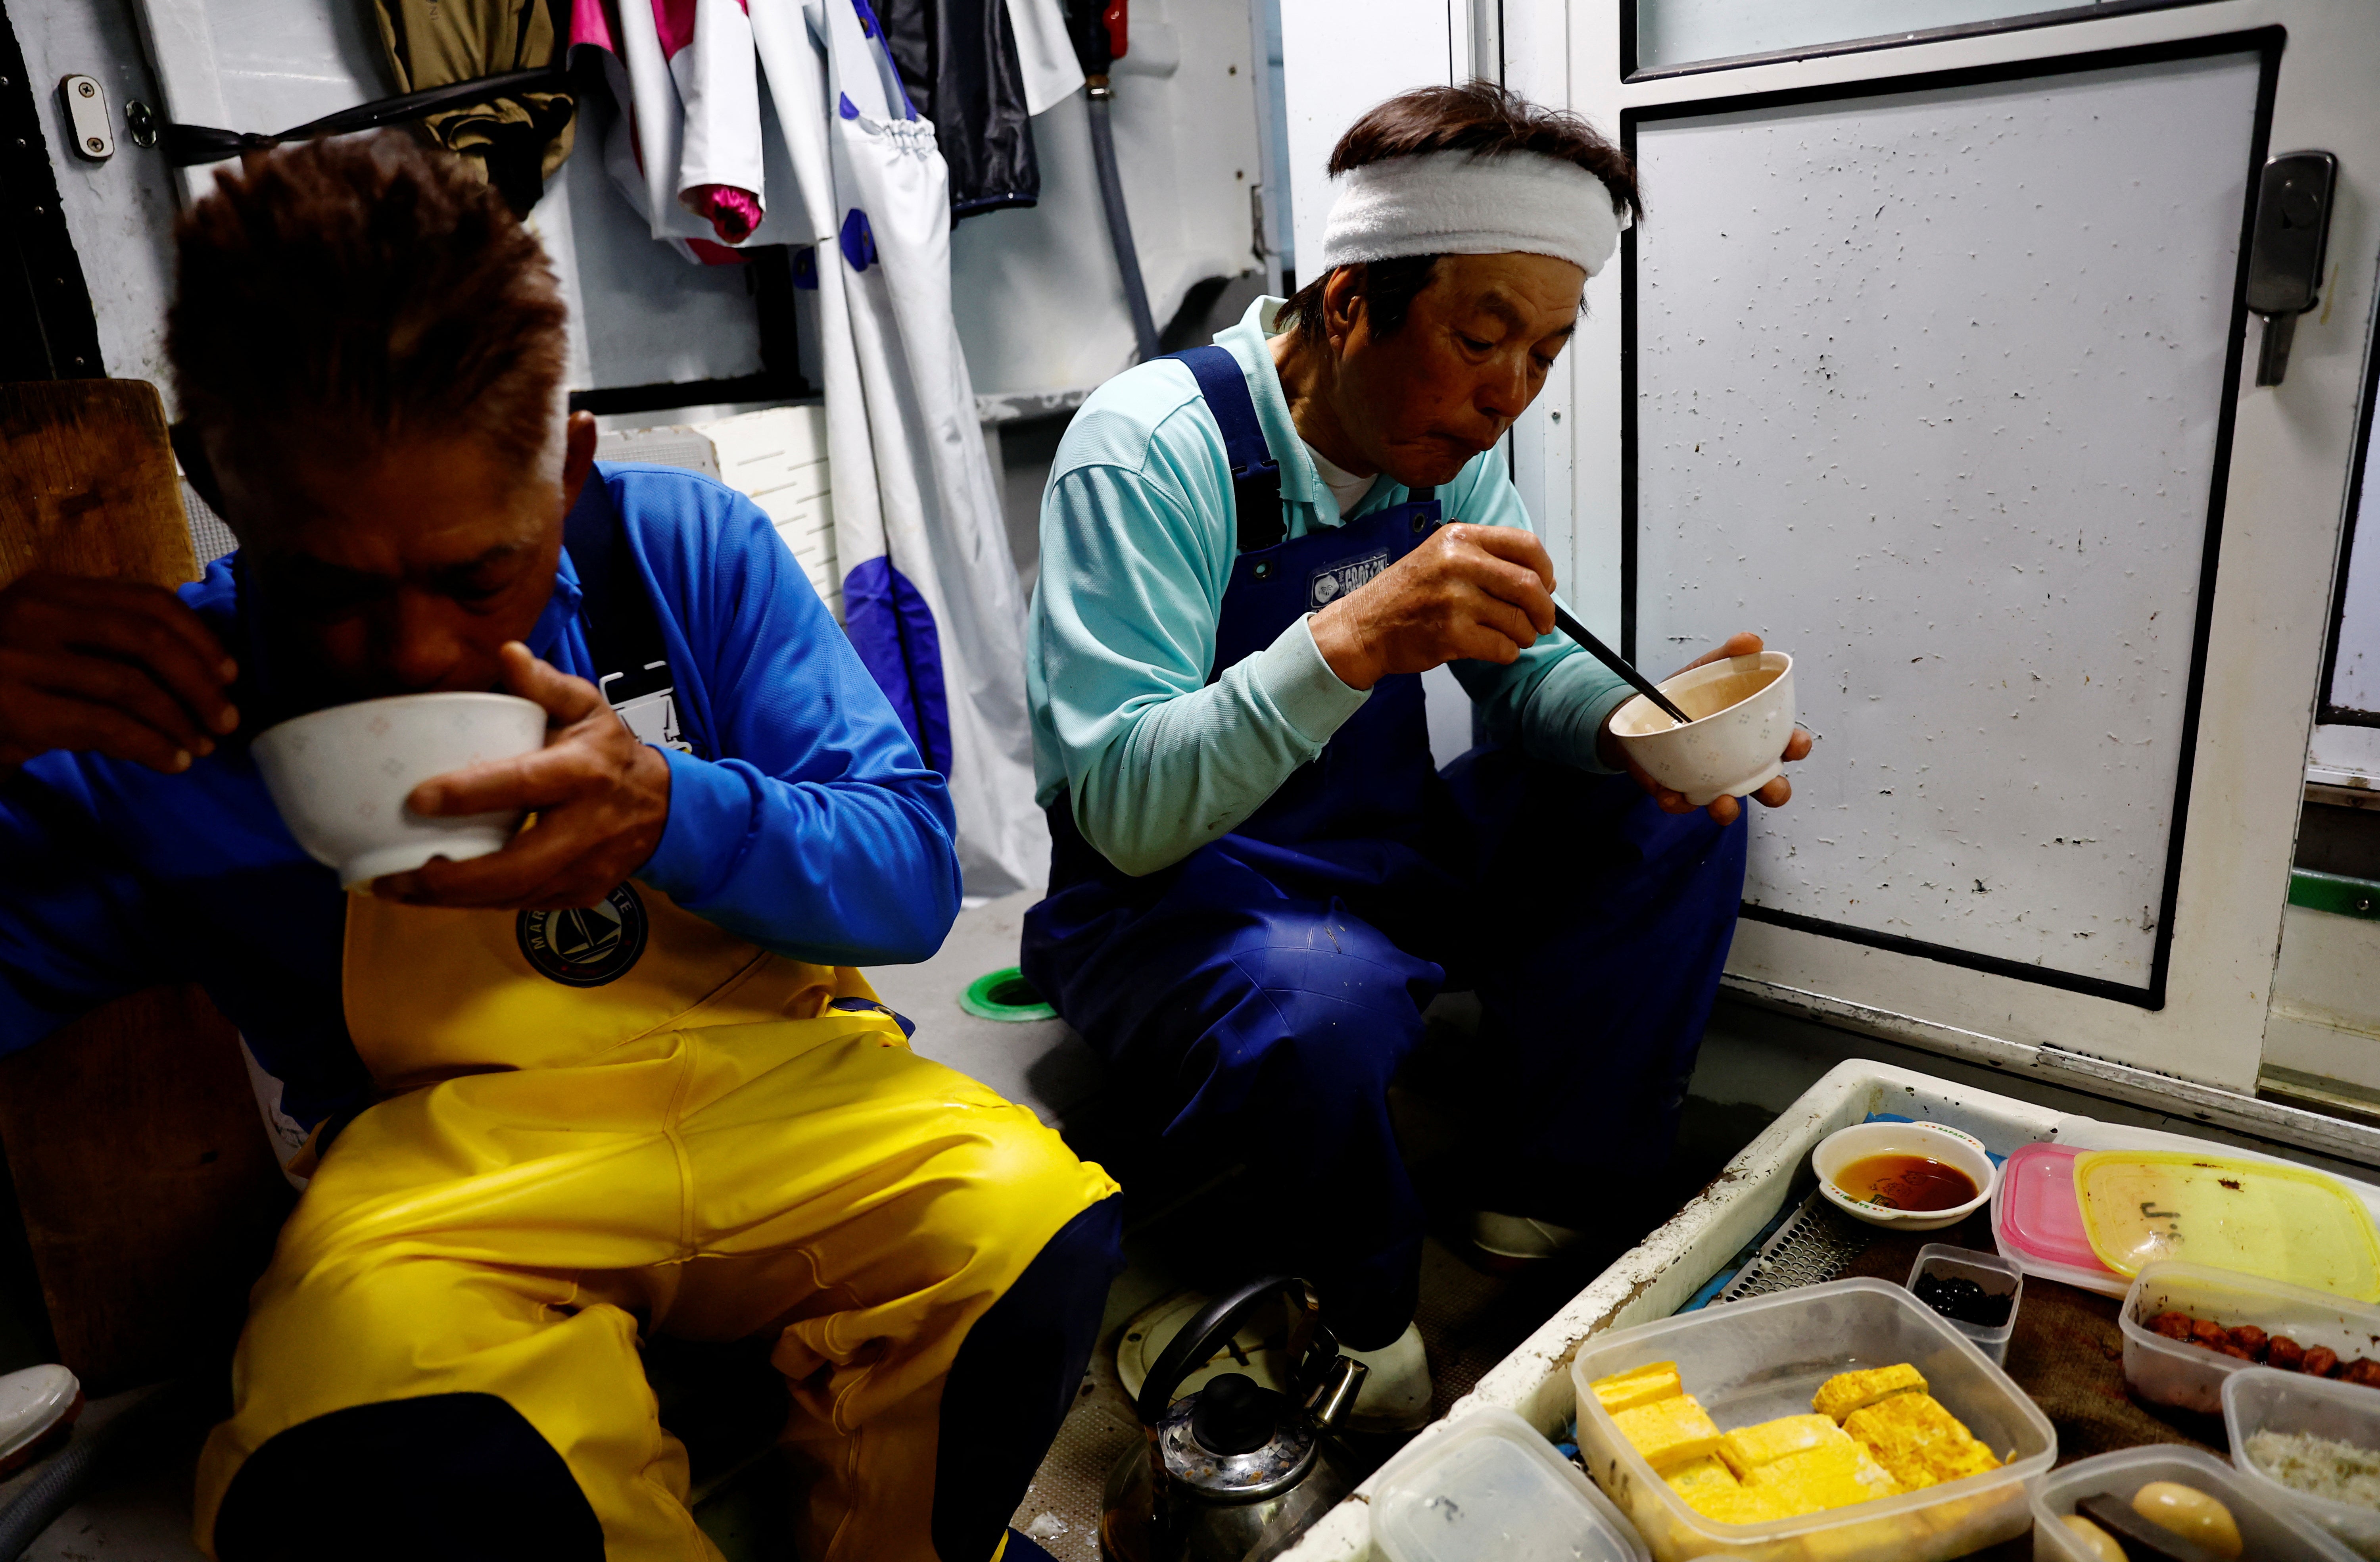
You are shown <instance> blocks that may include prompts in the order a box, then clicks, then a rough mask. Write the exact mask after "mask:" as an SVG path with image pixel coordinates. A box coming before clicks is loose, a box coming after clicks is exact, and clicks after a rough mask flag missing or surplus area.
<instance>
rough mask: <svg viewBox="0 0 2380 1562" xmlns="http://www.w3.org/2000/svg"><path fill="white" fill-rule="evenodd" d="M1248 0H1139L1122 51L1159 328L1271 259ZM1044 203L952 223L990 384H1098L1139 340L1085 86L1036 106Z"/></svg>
mask: <svg viewBox="0 0 2380 1562" xmlns="http://www.w3.org/2000/svg"><path fill="white" fill-rule="evenodd" d="M1248 5H1249V0H1162V4H1155V3H1148V0H1136V3H1135V5H1134V6H1133V7H1132V28H1131V43H1132V47H1131V50H1130V51H1129V52H1128V53H1127V54H1126V55H1124V57H1123V58H1122V59H1120V60H1118V61H1116V64H1115V72H1114V77H1113V80H1114V84H1115V98H1114V100H1113V106H1112V108H1111V116H1112V127H1113V129H1114V132H1115V140H1116V165H1117V168H1118V171H1119V173H1120V175H1121V177H1122V178H1123V193H1124V205H1125V207H1126V209H1127V210H1128V211H1129V213H1130V214H1131V219H1132V235H1133V242H1134V245H1135V247H1136V248H1137V250H1139V253H1140V269H1141V276H1142V280H1143V281H1144V283H1145V284H1146V285H1147V288H1148V305H1149V310H1150V312H1152V313H1153V314H1154V315H1155V316H1156V318H1157V324H1158V327H1159V329H1160V330H1162V329H1163V328H1164V326H1165V323H1166V322H1167V321H1169V320H1171V319H1172V316H1173V314H1174V311H1177V310H1179V309H1180V308H1181V307H1182V300H1183V298H1184V295H1185V294H1187V293H1188V291H1189V290H1190V288H1191V287H1192V286H1193V285H1195V284H1196V283H1197V282H1199V281H1201V280H1202V279H1204V278H1207V277H1210V276H1237V275H1241V274H1243V273H1245V272H1248V271H1252V270H1256V269H1258V268H1260V267H1261V266H1262V265H1263V263H1264V258H1263V256H1262V255H1260V254H1259V253H1258V252H1257V245H1256V229H1257V224H1256V210H1257V208H1256V201H1255V197H1256V188H1257V185H1259V184H1260V183H1261V182H1262V180H1263V174H1264V157H1263V150H1262V148H1261V146H1260V145H1259V142H1258V128H1259V120H1258V117H1257V91H1258V89H1259V88H1260V87H1261V86H1262V85H1263V84H1264V77H1263V75H1262V74H1261V67H1262V63H1263V62H1262V61H1261V60H1259V59H1258V58H1257V54H1256V45H1255V34H1254V32H1253V31H1252V30H1251V27H1250V23H1249V19H1248V15H1249V13H1248ZM1033 147H1034V152H1035V154H1036V155H1037V156H1038V158H1039V160H1040V166H1041V200H1040V203H1039V204H1038V205H1036V206H1030V207H1023V208H1014V209H1010V210H1006V211H1000V212H987V213H984V214H981V215H978V216H973V217H969V218H967V219H965V221H964V222H961V223H959V224H957V225H956V226H953V228H952V230H951V278H952V304H951V307H952V312H953V314H954V315H955V316H956V317H957V320H958V327H959V341H960V344H961V345H962V346H963V347H964V348H965V350H966V360H967V372H968V375H969V377H970V378H971V379H972V380H973V382H974V384H975V388H976V390H977V393H978V394H980V395H986V396H993V395H1004V394H1011V393H1016V392H1045V391H1063V390H1078V389H1079V390H1087V389H1088V388H1090V387H1091V386H1093V385H1096V384H1099V383H1100V382H1101V381H1103V380H1105V379H1107V378H1108V377H1109V376H1110V375H1111V374H1114V373H1117V372H1120V371H1122V370H1123V369H1125V368H1127V367H1129V366H1130V365H1131V363H1132V361H1133V359H1134V356H1135V350H1136V348H1135V343H1134V341H1133V335H1132V318H1131V316H1130V314H1129V313H1128V312H1127V311H1126V309H1125V305H1124V298H1123V275H1122V274H1121V273H1120V272H1118V271H1117V270H1116V262H1115V253H1114V250H1112V249H1111V248H1110V244H1109V238H1108V228H1107V217H1106V214H1105V211H1104V209H1103V208H1102V207H1101V206H1100V204H1099V183H1098V175H1097V173H1096V165H1094V164H1093V162H1092V160H1091V132H1090V121H1089V119H1088V117H1087V109H1086V106H1085V103H1084V99H1083V98H1082V96H1081V95H1080V94H1076V95H1075V96H1073V97H1069V98H1067V99H1065V100H1064V101H1063V102H1062V103H1060V104H1057V105H1056V106H1054V107H1052V108H1051V109H1050V110H1049V111H1048V112H1047V113H1045V114H1042V115H1039V116H1036V118H1035V119H1034V121H1033Z"/></svg>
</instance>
